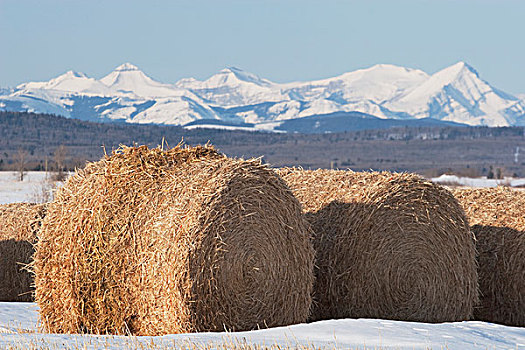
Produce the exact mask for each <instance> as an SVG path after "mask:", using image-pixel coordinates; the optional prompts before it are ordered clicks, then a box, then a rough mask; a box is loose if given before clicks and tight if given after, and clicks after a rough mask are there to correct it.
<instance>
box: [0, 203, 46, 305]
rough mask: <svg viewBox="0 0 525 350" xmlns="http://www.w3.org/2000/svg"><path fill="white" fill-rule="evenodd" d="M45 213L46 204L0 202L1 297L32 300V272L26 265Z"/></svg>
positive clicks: (5, 299) (3, 299)
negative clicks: (0, 203) (1, 203)
mask: <svg viewBox="0 0 525 350" xmlns="http://www.w3.org/2000/svg"><path fill="white" fill-rule="evenodd" d="M44 214H45V205H44V204H32V203H12V204H4V205H0V301H33V275H32V274H31V273H30V272H29V271H28V269H27V265H28V264H30V263H31V259H32V256H33V253H34V251H35V249H34V246H33V245H34V244H35V243H36V240H37V232H38V230H39V228H40V224H41V221H42V219H43V217H44Z"/></svg>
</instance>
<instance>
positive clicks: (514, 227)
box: [454, 188, 525, 327]
mask: <svg viewBox="0 0 525 350" xmlns="http://www.w3.org/2000/svg"><path fill="white" fill-rule="evenodd" d="M454 195H455V196H456V198H457V199H458V200H459V202H460V203H461V204H462V206H463V207H464V209H465V212H466V213H467V217H468V218H469V220H470V223H471V224H472V225H473V226H472V231H473V232H474V235H475V236H476V238H477V242H476V246H477V249H478V264H479V269H478V274H479V286H480V303H479V305H478V306H477V307H476V308H475V310H474V318H475V319H477V320H481V321H489V322H495V323H502V324H506V325H511V326H520V327H523V326H525V192H523V191H519V190H512V189H509V188H487V189H456V190H454Z"/></svg>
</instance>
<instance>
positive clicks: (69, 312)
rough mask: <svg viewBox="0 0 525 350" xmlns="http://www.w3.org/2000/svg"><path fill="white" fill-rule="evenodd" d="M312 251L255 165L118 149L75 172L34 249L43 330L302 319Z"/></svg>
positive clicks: (277, 190) (122, 330) (120, 330)
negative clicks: (35, 249) (35, 250)
mask: <svg viewBox="0 0 525 350" xmlns="http://www.w3.org/2000/svg"><path fill="white" fill-rule="evenodd" d="M313 255H314V253H313V247H312V243H311V236H310V231H309V228H308V225H307V222H306V221H305V220H304V218H303V217H302V214H301V207H300V204H299V203H298V201H297V200H296V199H295V198H294V197H293V195H292V193H291V191H290V190H289V189H288V187H287V186H286V184H285V183H284V182H283V181H282V179H280V178H279V177H278V176H276V174H275V173H274V172H273V171H271V170H270V169H268V168H266V167H265V166H263V165H262V164H261V162H260V161H259V160H246V161H245V160H241V159H231V158H227V157H225V156H223V155H221V154H219V153H217V152H216V151H215V150H214V149H213V148H211V147H196V148H182V147H180V146H177V147H175V148H172V149H170V150H164V151H163V150H161V149H159V148H157V149H148V148H147V147H145V146H141V147H123V148H121V149H119V150H118V151H116V152H114V154H113V155H112V156H108V157H105V158H104V159H102V160H101V161H99V162H96V163H91V164H88V165H87V167H86V168H85V169H83V170H80V171H78V172H77V173H76V174H75V175H73V176H71V177H70V178H69V179H68V180H67V181H66V183H65V185H64V186H63V187H62V188H61V189H60V190H59V191H58V192H57V194H56V198H55V200H54V202H52V203H51V204H50V205H49V208H48V214H47V216H46V219H45V220H44V223H43V226H42V231H41V238H40V240H39V242H38V244H37V252H36V254H35V265H34V268H35V273H36V278H35V282H36V301H37V302H38V304H39V307H40V312H41V320H42V323H43V326H44V328H45V329H46V330H47V331H50V332H65V333H75V332H89V333H101V334H108V333H111V334H136V335H160V334H168V333H180V332H193V331H223V330H224V329H231V330H247V329H254V328H257V327H266V326H278V325H286V324H293V323H297V322H304V321H306V319H307V317H308V314H309V308H310V306H311V289H312V286H313V278H314V276H313V259H314V256H313Z"/></svg>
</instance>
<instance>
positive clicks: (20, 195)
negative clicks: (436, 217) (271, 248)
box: [0, 172, 525, 350]
mask: <svg viewBox="0 0 525 350" xmlns="http://www.w3.org/2000/svg"><path fill="white" fill-rule="evenodd" d="M45 177H46V175H45V173H43V172H29V173H28V174H27V175H26V178H25V180H24V181H23V182H19V181H17V180H16V177H15V175H14V173H13V172H0V204H2V203H11V202H21V201H33V200H34V197H35V193H38V191H39V189H41V188H42V183H43V181H44V180H45ZM437 179H438V180H439V179H441V180H447V181H444V182H459V183H460V184H463V185H467V186H485V187H486V186H488V185H494V186H496V185H497V183H494V184H493V182H494V181H496V180H487V179H481V180H478V179H470V180H472V181H473V182H469V183H462V181H464V180H462V179H465V178H457V177H456V178H454V179H451V178H446V177H443V176H442V177H440V178H437ZM434 180H436V179H433V181H434ZM513 181H514V180H513ZM516 181H517V180H516ZM520 181H523V182H524V183H525V180H524V179H521V180H520ZM510 184H514V183H512V182H511V183H510ZM189 341H191V342H196V343H198V344H210V343H213V344H217V343H223V342H226V343H236V342H241V343H242V342H244V341H247V342H248V343H256V344H262V345H274V344H279V345H282V346H290V347H293V346H297V345H304V346H306V345H314V346H322V347H327V348H337V349H347V348H355V349H363V348H364V347H365V346H366V348H367V349H378V348H379V349H433V350H436V349H449V350H453V349H462V350H463V349H484V350H485V349H512V350H519V349H525V328H517V327H506V326H501V325H496V324H491V323H486V322H455V323H443V324H425V323H415V322H401V321H388V320H374V319H357V320H354V319H344V320H330V321H322V322H315V323H311V324H300V325H295V326H289V327H279V328H273V329H266V330H260V331H252V332H239V333H198V334H178V335H168V336H163V337H115V336H87V335H57V334H42V333H38V312H37V306H36V304H34V303H1V302H0V348H1V349H4V348H8V347H9V346H16V347H20V348H27V347H29V348H35V347H36V348H40V347H43V348H44V349H46V348H51V349H62V348H71V349H84V348H86V349H128V348H132V349H138V348H144V349H152V348H157V347H161V348H162V347H163V346H170V347H171V346H173V345H174V344H175V345H177V344H178V345H179V346H183V345H184V344H188V342H189Z"/></svg>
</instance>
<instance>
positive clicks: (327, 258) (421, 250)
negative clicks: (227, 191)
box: [278, 169, 477, 322]
mask: <svg viewBox="0 0 525 350" xmlns="http://www.w3.org/2000/svg"><path fill="white" fill-rule="evenodd" d="M278 173H279V174H280V175H281V176H282V177H283V179H284V180H285V181H286V182H287V183H288V185H289V186H290V188H291V189H292V190H293V192H294V194H295V196H296V197H297V198H298V199H299V201H300V202H301V203H302V205H303V209H304V211H305V213H306V216H307V218H308V219H309V221H310V223H311V224H312V228H313V231H314V237H315V238H314V247H315V249H316V255H317V263H316V264H317V266H318V269H317V271H316V277H317V278H316V284H315V287H314V293H315V299H316V304H317V305H316V307H315V308H314V310H315V311H314V314H313V319H314V320H322V319H330V318H347V317H353V318H358V317H372V318H386V319H399V320H411V321H424V322H442V321H456V320H468V319H469V318H470V317H471V316H472V311H473V306H474V304H475V303H476V301H477V274H476V260H475V248H474V241H473V237H472V234H471V233H470V231H469V227H468V224H467V221H466V219H465V215H464V213H463V210H462V209H461V207H460V206H459V205H458V203H457V201H456V200H455V199H454V197H453V196H452V194H451V193H450V192H449V191H448V190H446V189H444V188H442V187H440V186H436V185H434V184H432V183H430V182H428V181H425V180H424V179H422V178H421V177H419V176H416V175H413V174H396V173H387V172H382V173H378V172H371V173H367V172H365V173H363V172H361V173H360V172H352V171H331V170H315V171H305V170H300V169H281V170H279V171H278Z"/></svg>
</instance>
